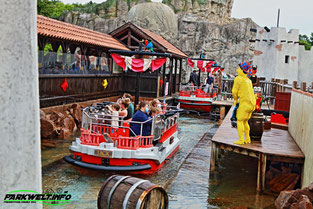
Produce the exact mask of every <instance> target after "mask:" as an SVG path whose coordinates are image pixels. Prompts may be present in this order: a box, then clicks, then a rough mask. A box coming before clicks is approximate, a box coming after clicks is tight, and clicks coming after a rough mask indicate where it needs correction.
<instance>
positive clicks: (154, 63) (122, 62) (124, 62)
mask: <svg viewBox="0 0 313 209" xmlns="http://www.w3.org/2000/svg"><path fill="white" fill-rule="evenodd" d="M111 56H112V58H113V60H114V61H115V63H116V64H117V65H118V66H120V67H122V68H123V70H124V71H126V70H127V69H131V70H132V71H134V72H138V73H142V72H145V71H146V70H147V69H149V68H150V67H151V71H152V72H154V71H156V70H157V69H159V68H160V67H161V66H162V65H163V64H164V63H165V62H166V58H156V59H154V60H152V59H135V58H132V57H127V56H121V55H117V54H111Z"/></svg>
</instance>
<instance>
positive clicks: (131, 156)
mask: <svg viewBox="0 0 313 209" xmlns="http://www.w3.org/2000/svg"><path fill="white" fill-rule="evenodd" d="M180 111H181V110H180V109H179V107H175V106H164V107H163V112H162V114H160V115H157V116H155V117H153V118H151V119H149V120H152V126H151V135H150V136H142V135H136V134H135V133H134V132H133V131H132V129H131V128H130V124H131V123H139V124H140V126H141V132H142V128H143V125H144V123H145V122H148V121H145V122H131V120H123V119H121V118H119V119H118V122H119V126H118V127H113V126H112V125H111V121H112V120H113V119H111V115H110V114H109V113H108V111H107V109H106V107H105V105H102V106H101V105H98V106H90V107H86V108H84V109H83V116H82V128H81V130H80V131H81V136H80V137H79V138H76V140H75V141H74V142H72V145H71V146H70V147H69V149H70V152H71V155H68V156H66V157H64V160H65V161H66V162H68V163H71V164H73V165H76V166H80V167H84V168H87V169H95V170H100V171H114V172H122V171H125V172H131V173H141V174H152V173H154V172H156V171H157V170H159V169H160V168H161V167H162V166H163V165H164V163H165V162H166V159H169V158H171V157H172V156H173V155H174V154H175V153H176V152H177V151H178V150H179V145H180V140H179V138H178V137H177V125H178V121H179V112H180Z"/></svg>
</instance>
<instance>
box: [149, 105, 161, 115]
mask: <svg viewBox="0 0 313 209" xmlns="http://www.w3.org/2000/svg"><path fill="white" fill-rule="evenodd" d="M150 113H151V117H154V116H156V115H158V114H160V113H161V109H160V108H157V107H151V108H150Z"/></svg>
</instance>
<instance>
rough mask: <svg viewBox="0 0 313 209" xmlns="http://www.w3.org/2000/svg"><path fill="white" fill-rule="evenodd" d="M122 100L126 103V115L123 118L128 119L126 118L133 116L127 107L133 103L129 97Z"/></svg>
mask: <svg viewBox="0 0 313 209" xmlns="http://www.w3.org/2000/svg"><path fill="white" fill-rule="evenodd" d="M124 102H125V103H126V105H127V115H126V117H125V118H124V120H128V119H131V118H132V117H133V112H130V108H129V105H133V103H131V102H130V99H129V98H125V99H124Z"/></svg>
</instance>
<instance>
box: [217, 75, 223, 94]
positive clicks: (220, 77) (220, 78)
mask: <svg viewBox="0 0 313 209" xmlns="http://www.w3.org/2000/svg"><path fill="white" fill-rule="evenodd" d="M221 88H222V72H221V71H219V73H218V92H217V94H218V95H220V94H221V91H222V89H221Z"/></svg>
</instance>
